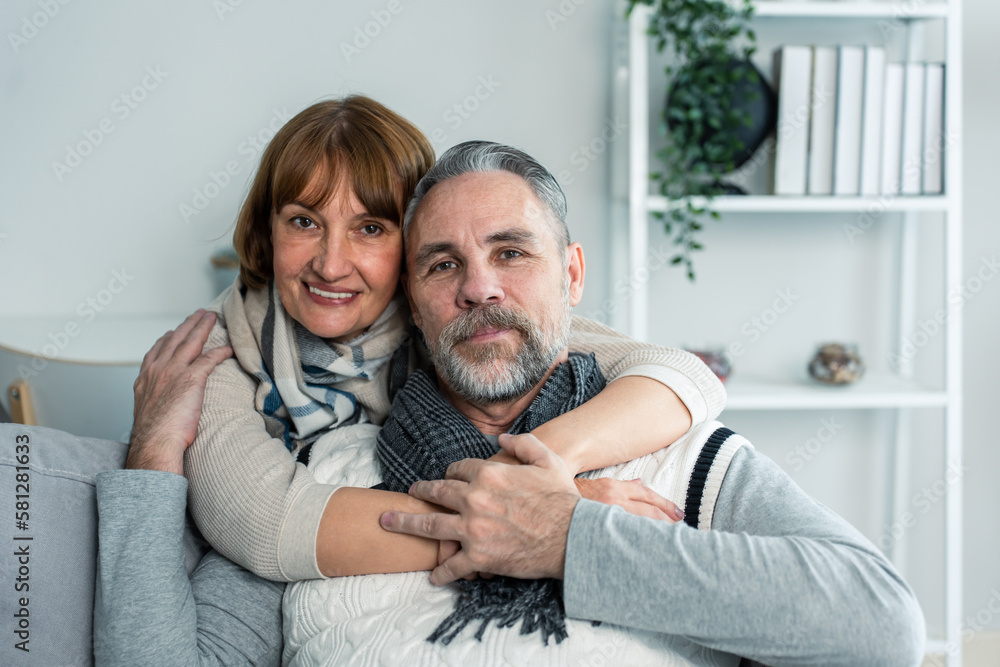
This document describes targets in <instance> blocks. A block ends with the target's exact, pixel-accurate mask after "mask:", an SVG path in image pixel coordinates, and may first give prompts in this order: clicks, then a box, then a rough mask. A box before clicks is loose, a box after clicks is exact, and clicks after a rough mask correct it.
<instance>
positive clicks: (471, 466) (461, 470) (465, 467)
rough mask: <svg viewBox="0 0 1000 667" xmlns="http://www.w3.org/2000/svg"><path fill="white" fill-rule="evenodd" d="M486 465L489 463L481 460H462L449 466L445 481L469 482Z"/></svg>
mask: <svg viewBox="0 0 1000 667" xmlns="http://www.w3.org/2000/svg"><path fill="white" fill-rule="evenodd" d="M487 465H490V463H488V462H487V461H484V460H482V459H462V460H461V461H455V462H454V463H452V464H451V465H449V466H448V470H447V471H446V472H445V474H444V477H445V479H452V480H460V481H463V482H471V481H472V480H473V479H475V477H476V475H478V474H479V471H480V470H482V469H483V467H484V466H487Z"/></svg>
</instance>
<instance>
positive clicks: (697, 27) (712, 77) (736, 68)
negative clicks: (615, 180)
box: [626, 0, 766, 281]
mask: <svg viewBox="0 0 1000 667" xmlns="http://www.w3.org/2000/svg"><path fill="white" fill-rule="evenodd" d="M640 4H641V5H647V6H649V7H651V8H652V12H651V15H650V23H649V30H648V33H649V35H650V37H651V38H652V39H653V40H655V43H656V49H657V52H661V53H662V52H664V51H667V52H668V53H669V54H670V56H671V64H670V65H668V66H667V67H666V69H665V72H666V75H667V77H668V79H669V80H670V87H669V91H670V92H669V96H668V102H667V104H666V106H665V108H664V112H663V123H662V124H661V127H660V129H661V132H662V133H663V134H665V135H666V137H667V142H668V143H667V146H666V147H665V148H663V149H662V150H659V151H657V157H658V158H659V159H660V161H661V162H662V163H663V170H662V171H659V172H655V173H652V174H650V178H651V180H652V181H653V182H655V183H656V184H657V185H658V188H659V192H660V194H661V195H663V196H664V197H665V198H666V199H667V202H668V206H667V211H666V212H663V211H654V212H653V216H654V217H656V218H657V219H659V220H662V221H663V222H664V226H665V231H666V233H667V235H668V236H670V237H671V238H672V239H673V244H674V245H675V246H676V254H675V255H674V256H673V258H672V260H671V261H672V263H673V264H675V265H681V264H682V265H683V266H684V267H685V268H686V269H687V276H688V279H689V280H692V281H693V280H694V278H695V274H694V265H693V262H692V253H693V252H695V251H697V250H702V249H703V247H702V245H701V244H700V243H699V242H698V241H697V240H696V237H697V233H698V232H700V231H701V230H702V221H703V220H704V218H705V217H706V216H708V217H710V218H713V219H716V220H718V219H719V213H718V211H714V210H712V209H711V202H712V198H713V197H715V196H716V195H719V194H723V193H724V192H725V191H726V186H725V185H723V183H722V181H721V179H722V177H723V175H724V174H726V173H729V172H731V171H733V170H734V169H736V168H737V167H738V166H739V164H740V163H742V162H743V161H745V159H747V157H749V156H747V151H748V148H749V149H750V152H751V153H752V150H753V149H756V148H757V146H752V147H748V146H747V142H746V141H745V139H744V138H741V136H740V135H741V134H744V133H745V132H744V130H745V129H746V128H749V127H751V126H752V125H753V123H754V120H755V119H754V115H753V114H752V113H751V112H750V111H748V110H747V106H746V103H747V102H752V101H753V96H754V95H759V94H760V93H759V91H758V90H757V86H759V85H761V84H762V83H763V82H762V80H761V78H760V74H759V72H758V71H757V70H756V68H754V67H753V65H752V64H750V56H751V55H752V54H753V53H754V51H755V44H756V41H757V36H756V35H755V34H754V31H753V30H752V29H751V28H750V27H749V21H750V19H751V17H752V15H753V5H752V3H751V0H743V2H742V4H741V6H739V7H736V6H734V5H733V4H730V3H729V2H726V1H725V0H628V8H627V10H626V16H629V15H631V13H632V10H633V9H634V8H635V6H636V5H640ZM764 85H766V84H764ZM734 101H739V102H740V103H734ZM744 156H746V157H744ZM692 197H703V198H705V199H706V202H705V205H699V204H696V203H695V202H694V201H692V199H691V198H692Z"/></svg>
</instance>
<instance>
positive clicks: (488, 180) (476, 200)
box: [412, 172, 551, 245]
mask: <svg viewBox="0 0 1000 667" xmlns="http://www.w3.org/2000/svg"><path fill="white" fill-rule="evenodd" d="M412 224H413V229H412V232H413V235H414V236H416V237H417V238H416V239H414V240H416V241H418V244H419V245H423V244H424V243H434V242H438V241H440V240H442V238H443V237H448V238H455V237H457V236H459V235H461V236H465V237H470V236H471V237H472V238H474V239H475V240H477V241H478V242H481V243H487V242H489V241H490V240H491V239H493V237H495V236H496V235H497V234H498V233H499V232H501V231H506V233H508V234H510V233H518V234H519V235H520V236H522V237H527V236H533V237H540V236H541V234H542V233H544V231H545V230H546V229H548V228H549V227H550V226H551V223H550V221H549V218H548V212H547V210H546V209H545V207H544V206H543V205H542V203H541V202H540V201H539V200H538V197H537V196H536V195H535V193H534V191H533V190H532V189H531V186H530V185H528V183H527V182H526V181H525V180H524V179H523V178H521V177H520V176H517V175H516V174H511V173H508V172H487V173H469V174H462V175H461V176H456V177H454V178H451V179H448V180H447V181H443V182H441V183H439V184H437V185H435V186H434V187H433V188H432V189H431V190H430V191H429V192H428V193H427V195H426V196H425V197H424V199H423V200H422V201H421V202H420V206H419V208H418V209H417V212H416V214H415V215H414V218H413V223H412Z"/></svg>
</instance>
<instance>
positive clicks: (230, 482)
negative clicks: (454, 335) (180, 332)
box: [102, 97, 725, 655]
mask: <svg viewBox="0 0 1000 667" xmlns="http://www.w3.org/2000/svg"><path fill="white" fill-rule="evenodd" d="M432 163H433V151H432V149H431V147H430V145H429V143H428V142H427V140H426V138H424V136H423V135H422V134H421V133H420V132H419V131H418V130H417V129H416V128H415V127H414V126H413V125H412V124H410V123H409V122H408V121H406V120H405V119H403V118H401V117H400V116H398V115H397V114H395V113H393V112H392V111H390V110H389V109H386V108H385V107H384V106H382V105H380V104H378V103H377V102H374V101H373V100H370V99H368V98H364V97H349V98H346V99H344V100H335V101H327V102H321V103H318V104H315V105H313V106H311V107H309V108H307V109H305V110H304V111H302V112H301V113H299V114H298V115H297V116H295V117H294V118H293V119H292V120H290V121H289V122H288V123H287V124H286V125H285V126H284V127H283V128H282V129H281V130H280V131H279V132H278V133H277V134H276V136H275V137H274V139H273V140H272V141H271V143H270V144H269V146H268V148H267V149H266V150H265V152H264V154H263V157H262V160H261V165H260V168H259V170H258V173H257V175H256V177H255V179H254V181H253V184H252V186H251V189H250V192H249V194H248V196H247V199H246V201H245V203H244V205H243V208H242V210H241V212H240V215H239V218H238V221H237V225H236V232H235V239H234V242H235V243H234V244H235V246H236V250H237V253H238V254H239V256H240V260H241V270H240V278H239V279H238V280H237V282H236V283H235V284H234V286H233V287H232V288H231V289H230V290H228V291H227V292H225V293H224V294H223V295H221V296H220V297H219V299H218V300H217V301H216V302H215V303H214V304H213V306H211V307H210V310H211V311H213V312H214V313H216V319H215V320H214V326H213V328H212V330H211V333H210V335H208V342H207V345H206V349H215V350H228V348H229V347H231V348H232V351H233V354H232V358H228V359H225V360H224V361H221V363H219V361H220V360H221V359H222V358H223V357H225V356H226V354H223V353H216V354H215V355H214V356H213V357H212V358H211V359H212V360H211V364H212V365H213V366H214V364H216V363H219V365H218V366H217V367H215V368H214V371H212V372H211V375H210V376H209V377H208V379H207V385H206V386H205V389H204V402H203V405H202V406H201V407H202V413H201V417H200V422H198V424H197V439H196V440H195V441H194V445H193V446H192V447H190V448H189V449H187V452H186V456H185V461H184V472H186V474H187V476H188V479H189V480H190V490H189V502H190V509H191V512H192V515H193V516H194V518H195V521H196V522H197V524H198V526H199V528H200V529H201V531H202V533H203V534H204V535H205V537H206V538H207V539H208V541H209V542H210V543H211V544H212V545H213V546H214V547H215V548H216V549H217V550H218V551H219V552H221V553H222V554H223V555H225V556H226V557H228V558H229V559H231V560H232V561H235V562H236V563H238V564H239V565H242V566H243V567H246V568H247V569H249V570H251V571H252V572H253V573H255V574H256V575H259V576H260V577H263V578H265V579H271V580H275V581H298V580H303V579H310V578H320V577H324V576H339V575H355V574H373V573H390V572H405V571H414V570H427V569H432V568H433V567H434V566H435V565H436V564H437V562H438V549H439V544H438V543H437V542H436V541H431V540H425V539H421V538H415V537H410V536H405V535H399V534H394V533H389V532H386V531H383V530H382V529H381V527H380V526H379V523H378V517H379V516H380V515H381V513H382V512H384V511H386V510H403V511H410V512H414V511H417V512H419V511H432V510H433V509H434V508H433V506H431V505H427V504H425V503H422V502H420V501H417V500H415V499H413V498H411V497H409V496H407V495H406V494H402V493H391V492H387V491H379V490H375V489H367V488H351V487H337V486H333V485H328V484H321V483H318V482H317V481H316V480H315V479H314V478H313V475H312V473H311V472H310V470H309V469H308V468H307V467H306V466H305V465H303V464H304V463H306V462H307V461H308V452H309V450H310V448H311V446H312V444H313V443H314V442H315V441H316V440H317V439H318V438H320V437H321V436H322V435H323V434H325V433H327V432H329V431H331V430H333V429H337V428H338V427H341V426H346V425H354V424H363V423H372V424H375V425H379V424H381V423H382V422H383V421H384V420H385V419H386V417H387V415H388V412H389V408H390V404H391V399H392V396H393V394H394V393H395V391H396V390H397V389H399V387H400V386H401V385H402V384H403V383H404V382H405V380H406V377H407V376H408V374H409V373H410V372H411V371H412V370H413V369H415V368H416V367H418V366H420V365H421V364H425V363H426V357H425V356H424V352H423V347H422V345H421V344H420V342H419V336H414V335H413V333H414V332H413V330H412V325H411V324H410V318H409V311H408V308H407V306H406V302H405V300H404V298H403V297H402V295H401V290H400V288H399V277H400V273H401V268H402V257H403V249H402V234H401V228H400V226H401V222H402V218H403V212H404V210H405V206H406V203H407V200H408V199H409V197H410V196H411V195H412V193H413V190H414V188H415V187H416V184H417V182H418V181H419V179H420V178H421V176H423V174H424V173H425V172H426V171H427V169H428V168H429V167H430V166H431V164H432ZM206 322H208V323H209V324H212V322H211V320H210V318H203V319H202V320H201V321H200V323H199V324H197V326H196V325H195V324H193V323H191V324H189V325H188V324H186V325H185V326H186V328H185V330H184V331H185V340H187V343H186V345H187V346H188V349H190V345H191V344H190V336H191V335H193V334H192V333H191V332H192V331H199V330H203V329H204V327H206V326H208V325H209V324H206ZM166 340H167V343H162V341H161V342H160V343H158V344H157V345H158V346H159V349H158V348H157V347H154V349H153V350H152V351H151V352H150V356H149V361H150V367H149V368H147V365H146V364H144V367H143V370H142V373H141V374H140V378H139V381H138V382H137V396H136V415H137V420H136V432H135V433H134V435H133V446H136V444H139V445H141V444H142V443H143V442H144V441H152V440H155V439H157V438H161V437H165V436H164V433H163V432H161V433H159V434H157V433H149V432H144V431H143V430H142V429H141V428H140V426H141V425H140V420H139V415H140V414H142V413H144V412H147V413H148V412H149V411H151V410H155V406H151V405H150V404H149V402H150V401H154V400H158V398H157V397H161V395H160V394H158V393H157V392H156V391H155V385H156V383H157V382H158V381H160V380H158V378H157V376H156V375H155V373H153V366H155V364H156V359H157V355H158V354H159V353H162V352H163V351H164V348H167V349H170V350H176V349H178V347H179V346H180V347H183V345H184V344H182V343H180V342H179V341H176V340H175V341H174V342H173V343H170V338H169V337H168V338H167V339H166ZM569 347H570V350H571V351H572V352H584V353H591V352H592V353H594V354H595V355H596V358H597V360H598V362H599V364H600V366H601V370H602V371H603V372H604V374H605V376H606V377H607V379H608V380H609V385H608V387H607V388H606V389H605V390H604V391H602V392H601V393H600V394H598V395H597V396H596V397H594V398H593V399H591V401H589V402H588V403H586V404H584V405H582V406H580V407H579V408H577V409H576V410H573V411H572V412H569V413H567V414H565V415H563V416H561V417H558V418H556V419H554V420H552V421H550V422H548V423H547V424H545V425H543V426H541V427H539V428H538V429H536V430H535V431H533V433H534V435H536V436H537V437H538V438H539V439H540V440H541V441H542V442H544V443H545V444H546V445H548V446H549V447H550V448H551V449H553V450H554V451H555V452H556V453H558V454H560V456H562V457H563V458H564V460H565V461H566V462H567V464H568V466H569V467H570V469H571V470H573V471H584V470H594V469H598V468H602V467H605V466H608V465H612V464H616V463H621V462H624V461H628V460H631V459H633V458H636V457H637V456H640V455H642V454H646V453H649V452H651V451H654V450H656V449H659V448H661V447H662V446H663V445H664V444H665V443H669V442H672V441H673V440H674V439H676V438H677V437H678V436H680V435H681V434H683V433H684V432H685V431H687V429H688V428H689V427H690V426H691V425H692V423H701V422H703V421H705V420H706V419H709V418H713V417H714V416H716V415H717V414H718V413H719V412H721V410H722V407H723V405H724V401H725V393H724V390H723V389H722V386H721V384H720V383H719V382H718V380H717V379H716V378H715V376H714V375H712V374H711V372H710V371H709V370H708V369H707V367H705V366H704V364H702V363H701V362H700V361H699V360H697V359H696V358H695V357H693V356H692V355H689V354H687V353H684V352H681V351H679V350H672V349H664V348H657V347H653V346H649V345H644V344H639V343H636V342H634V341H630V340H629V339H627V338H625V337H623V336H621V335H620V334H617V333H615V332H613V331H612V330H610V329H608V328H606V327H603V326H601V325H599V324H597V323H594V322H590V321H588V320H584V319H581V318H574V320H573V329H572V335H571V338H570V345H569ZM140 385H143V386H145V387H147V391H145V392H140V391H139V389H140ZM150 386H152V387H153V388H154V390H148V387H150ZM196 393H200V392H196ZM650 415H655V416H656V419H649V418H648V417H649V416H650ZM191 435H192V436H193V433H192V434H191ZM182 440H183V438H177V437H176V436H173V441H174V442H176V443H178V444H177V445H176V446H175V451H184V448H185V447H186V445H187V444H189V442H188V443H182V442H181V441H182ZM177 447H179V450H178V449H177ZM136 467H141V466H139V465H138V464H137V465H136ZM174 472H180V471H179V470H174ZM585 484H586V482H583V481H582V482H581V485H582V486H581V492H582V493H583V494H584V495H585V496H587V495H588V494H589V495H590V496H591V497H593V498H595V499H601V500H606V501H610V502H615V503H617V504H621V505H622V506H624V507H625V508H626V509H629V510H630V511H633V512H636V513H644V514H650V515H654V516H657V515H659V516H662V512H661V509H663V505H662V499H658V498H654V497H653V495H652V494H649V493H648V492H647V490H645V489H643V488H642V487H641V486H639V485H634V484H621V485H620V487H617V488H618V489H619V491H618V496H616V497H612V498H608V497H604V496H600V495H599V494H598V492H597V491H596V490H595V489H594V487H588V486H583V485H585ZM102 512H103V507H102ZM102 530H103V528H102ZM103 537H104V534H103V532H102V539H103ZM102 555H103V546H102ZM245 574H247V575H248V576H249V573H245ZM113 604H114V601H113V600H111V601H105V603H104V607H103V609H104V611H105V612H108V611H109V610H112V608H113ZM189 630H192V631H193V628H189ZM105 655H107V654H105Z"/></svg>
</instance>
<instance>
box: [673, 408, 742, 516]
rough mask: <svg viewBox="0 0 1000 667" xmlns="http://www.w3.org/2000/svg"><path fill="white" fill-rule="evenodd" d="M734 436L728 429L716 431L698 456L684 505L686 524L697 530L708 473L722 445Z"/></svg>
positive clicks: (722, 428)
mask: <svg viewBox="0 0 1000 667" xmlns="http://www.w3.org/2000/svg"><path fill="white" fill-rule="evenodd" d="M731 435H733V431H730V430H729V429H728V428H726V427H724V426H723V427H720V428H717V429H715V433H713V434H712V435H710V436H709V438H708V440H707V441H706V442H705V445H704V446H703V447H702V448H701V453H699V454H698V460H697V461H695V464H694V471H693V472H692V473H691V483H690V484H688V492H687V499H686V500H685V503H684V523H686V524H687V525H689V526H691V527H693V528H697V527H698V517H699V516H700V515H701V499H702V495H704V493H705V482H707V481H708V473H709V471H710V470H711V469H712V464H713V463H715V456H716V454H718V453H719V449H721V448H722V444H723V443H724V442H725V441H726V440H728V439H729V436H731Z"/></svg>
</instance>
